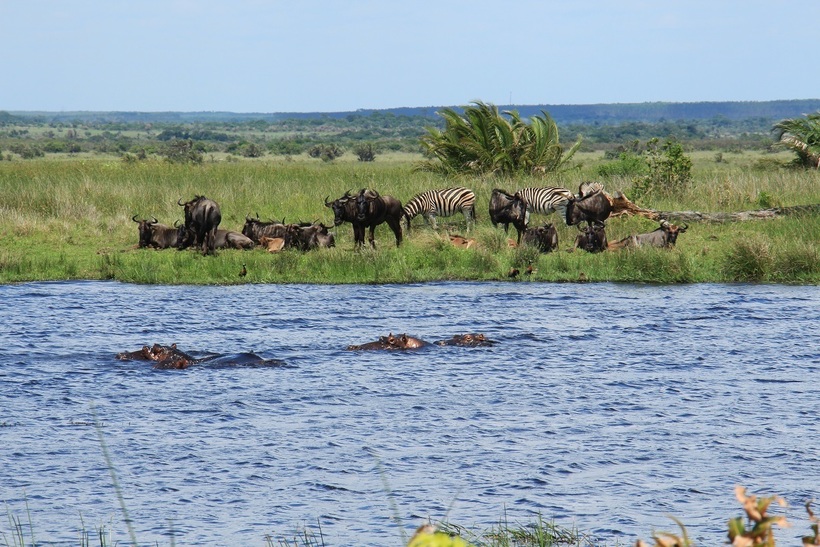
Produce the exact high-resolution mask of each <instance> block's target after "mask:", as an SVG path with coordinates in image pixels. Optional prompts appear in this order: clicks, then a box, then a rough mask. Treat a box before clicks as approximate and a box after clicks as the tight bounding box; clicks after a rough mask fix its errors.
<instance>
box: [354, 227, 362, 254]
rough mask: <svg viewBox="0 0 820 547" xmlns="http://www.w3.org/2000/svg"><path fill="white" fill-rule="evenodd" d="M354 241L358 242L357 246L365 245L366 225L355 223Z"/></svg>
mask: <svg viewBox="0 0 820 547" xmlns="http://www.w3.org/2000/svg"><path fill="white" fill-rule="evenodd" d="M353 241H354V242H355V244H356V248H359V247H361V246H362V245H364V226H361V225H358V224H354V225H353Z"/></svg>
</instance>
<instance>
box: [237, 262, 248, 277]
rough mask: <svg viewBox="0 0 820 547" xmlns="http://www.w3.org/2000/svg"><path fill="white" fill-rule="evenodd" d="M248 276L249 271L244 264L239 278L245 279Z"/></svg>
mask: <svg viewBox="0 0 820 547" xmlns="http://www.w3.org/2000/svg"><path fill="white" fill-rule="evenodd" d="M246 275H248V269H247V268H246V267H245V265H244V264H242V269H241V270H239V277H245V276H246Z"/></svg>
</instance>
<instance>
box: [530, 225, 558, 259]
mask: <svg viewBox="0 0 820 547" xmlns="http://www.w3.org/2000/svg"><path fill="white" fill-rule="evenodd" d="M524 244H525V245H532V246H533V247H535V248H536V249H538V250H539V251H541V252H542V253H549V252H552V251H554V250H555V249H557V248H558V230H556V229H555V226H553V225H552V223H551V222H550V223H547V224H544V225H543V226H535V227H533V228H527V229H526V230H525V231H524Z"/></svg>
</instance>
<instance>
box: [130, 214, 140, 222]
mask: <svg viewBox="0 0 820 547" xmlns="http://www.w3.org/2000/svg"><path fill="white" fill-rule="evenodd" d="M131 220H133V221H134V222H139V220H137V215H134V216H132V217H131Z"/></svg>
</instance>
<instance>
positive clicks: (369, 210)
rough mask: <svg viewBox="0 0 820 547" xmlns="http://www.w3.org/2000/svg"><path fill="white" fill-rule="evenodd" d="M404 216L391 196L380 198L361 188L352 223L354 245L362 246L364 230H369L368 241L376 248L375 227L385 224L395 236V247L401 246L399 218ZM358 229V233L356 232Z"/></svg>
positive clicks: (397, 201) (396, 201)
mask: <svg viewBox="0 0 820 547" xmlns="http://www.w3.org/2000/svg"><path fill="white" fill-rule="evenodd" d="M403 214H404V212H403V209H402V206H401V201H399V200H398V199H396V198H394V197H393V196H381V195H379V193H378V192H377V191H375V190H366V189H364V188H362V189H361V190H359V194H358V195H357V196H356V220H355V221H354V222H353V235H354V239H355V240H356V245H357V246H361V245H363V244H364V232H365V228H370V233H369V235H368V238H367V239H368V241H369V242H370V246H371V247H372V248H374V249H375V248H376V241H375V235H374V232H375V230H376V226H378V225H379V224H382V223H385V222H386V223H387V225H388V226H390V229H391V230H393V234H394V235H395V236H396V247H398V246H399V245H401V240H402V235H401V218H402V215H403ZM357 227H358V232H357Z"/></svg>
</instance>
